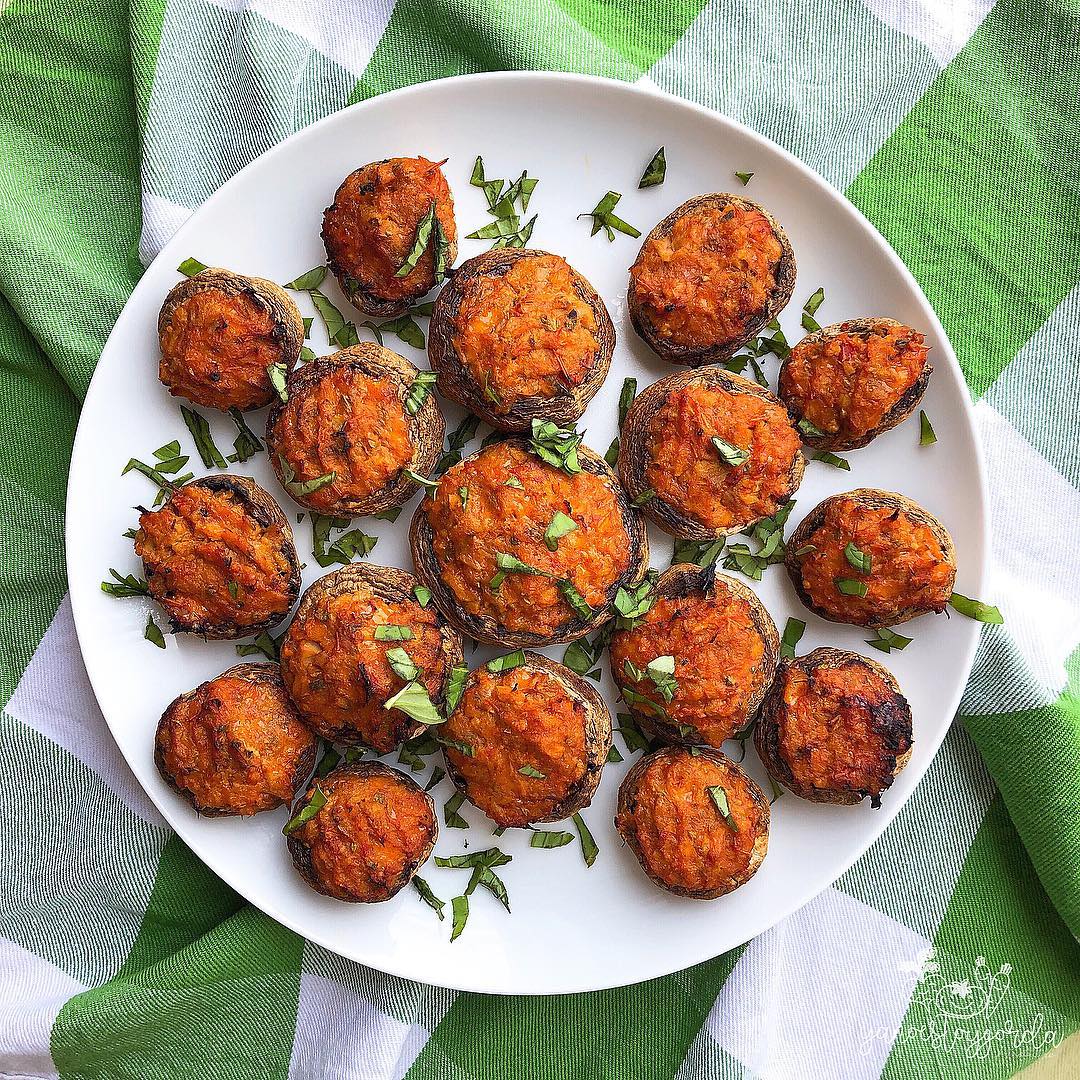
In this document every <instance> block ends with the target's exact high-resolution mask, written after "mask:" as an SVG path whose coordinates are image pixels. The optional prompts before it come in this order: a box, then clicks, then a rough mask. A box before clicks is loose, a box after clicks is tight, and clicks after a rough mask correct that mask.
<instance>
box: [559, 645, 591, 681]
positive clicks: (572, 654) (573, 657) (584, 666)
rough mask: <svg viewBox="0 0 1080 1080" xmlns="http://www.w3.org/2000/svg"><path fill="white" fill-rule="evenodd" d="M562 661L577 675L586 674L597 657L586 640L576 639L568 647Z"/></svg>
mask: <svg viewBox="0 0 1080 1080" xmlns="http://www.w3.org/2000/svg"><path fill="white" fill-rule="evenodd" d="M562 662H563V663H564V664H565V665H566V666H567V667H568V668H569V669H570V670H571V671H572V672H574V673H575V674H576V675H584V674H586V673H587V672H588V671H590V670H591V668H592V666H593V664H594V663H595V659H594V657H593V655H592V652H591V651H590V650H589V648H588V647H587V643H586V642H584V641H574V642H571V643H570V644H569V645H568V646H567V647H566V652H564V653H563V658H562Z"/></svg>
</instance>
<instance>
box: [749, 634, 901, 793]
mask: <svg viewBox="0 0 1080 1080" xmlns="http://www.w3.org/2000/svg"><path fill="white" fill-rule="evenodd" d="M848 664H861V665H862V666H863V667H865V668H868V669H869V670H870V671H871V672H872V673H873V674H874V675H876V676H877V677H878V678H880V679H881V680H882V682H884V683H885V684H886V686H888V688H889V690H890V694H889V696H888V697H887V698H886V699H885V700H884V701H883V702H881V703H880V704H877V705H869V703H867V704H868V708H869V709H870V722H871V726H872V728H873V730H874V731H875V732H876V733H877V734H878V735H879V736H880V737H881V755H882V761H883V763H884V765H885V768H884V769H883V770H882V771H883V773H884V774H885V775H886V776H887V777H888V781H887V782H886V784H885V787H886V789H888V788H889V787H890V786H891V785H892V782H893V780H895V779H896V777H897V776H898V775H899V774H900V771H901V770H902V769H903V768H904V766H905V765H906V764H907V763H908V761H909V759H910V758H911V749H912V739H911V708H910V706H909V705H908V703H907V699H906V698H905V697H904V695H903V694H902V693H900V685H899V683H897V681H896V679H895V678H893V675H892V672H890V671H888V670H887V669H886V668H884V667H882V666H881V664H879V663H877V662H876V661H874V660H871V659H870V658H869V657H868V656H860V655H859V654H858V653H853V652H848V651H847V650H846V649H831V648H820V649H814V651H813V652H810V653H807V654H806V655H805V656H799V657H796V658H795V659H794V660H783V661H781V663H780V670H779V672H778V675H777V678H776V681H775V682H774V683H773V685H772V687H771V688H770V689H769V692H768V694H766V695H765V701H764V703H763V704H762V707H761V716H760V717H759V718H758V722H757V727H756V728H755V729H754V746H755V747H756V748H757V752H758V756H759V757H760V758H761V763H762V764H763V765H764V766H765V768H766V770H767V771H768V773H769V775H770V776H771V777H772V778H773V779H774V780H775V781H776V782H777V783H778V784H782V785H783V786H784V787H785V788H787V789H788V791H790V792H791V793H792V794H794V795H798V796H799V798H800V799H807V800H808V801H810V802H823V803H838V804H840V805H844V806H853V805H855V803H859V802H862V800H863V799H865V798H866V797H867V796H868V795H869V796H870V805H871V806H872V807H873V808H874V809H875V810H877V809H879V808H880V807H881V794H880V793H878V794H874V793H873V792H870V791H861V790H859V789H857V788H846V787H845V788H817V787H804V786H803V785H801V784H799V783H797V782H796V780H795V778H794V777H793V775H792V773H791V769H790V768H789V767H788V764H787V762H786V761H785V760H784V756H783V754H782V753H781V750H780V717H781V716H782V714H783V712H784V711H785V708H786V706H785V705H784V689H783V684H784V679H783V676H784V673H785V672H786V671H787V670H788V669H789V668H792V667H797V668H799V669H801V670H802V671H803V672H805V673H806V675H807V676H808V677H810V678H813V675H814V673H815V672H816V671H820V670H822V669H829V668H840V667H845V666H847V665H848Z"/></svg>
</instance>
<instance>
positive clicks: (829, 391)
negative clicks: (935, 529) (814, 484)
mask: <svg viewBox="0 0 1080 1080" xmlns="http://www.w3.org/2000/svg"><path fill="white" fill-rule="evenodd" d="M926 357H927V348H926V346H925V345H924V344H923V335H922V334H920V333H919V332H918V331H917V330H913V329H912V328H911V327H909V326H904V325H903V324H902V323H899V322H897V321H896V320H895V319H885V318H868V319H849V320H848V321H847V322H842V323H835V324H834V325H832V326H823V327H822V328H821V329H820V330H816V331H814V333H812V334H808V335H807V336H806V337H804V338H803V339H802V341H800V342H799V344H798V345H796V346H795V347H794V348H793V349H792V350H791V352H790V353H789V354H788V356H787V357H786V358H785V360H784V362H783V363H782V364H781V365H780V376H779V379H778V383H777V392H778V394H779V395H780V398H781V400H782V401H783V402H784V404H785V405H786V406H787V408H788V412H790V413H791V416H792V418H793V420H794V421H795V422H796V423H800V422H801V423H802V426H801V427H800V428H799V432H800V434H801V435H802V437H803V442H805V443H807V444H808V445H809V446H813V447H814V448H815V449H817V450H858V449H859V448H860V447H863V446H866V445H867V443H869V442H870V441H871V440H873V439H876V438H877V437H878V435H880V434H882V433H883V432H885V431H889V430H890V429H892V428H894V427H896V425H897V424H899V423H901V422H902V421H904V420H906V419H907V418H908V417H909V416H910V415H911V413H912V412H913V411H914V409H915V408H916V406H917V405H918V404H919V402H920V401H921V400H922V396H923V394H924V393H925V392H926V387H927V384H928V383H929V382H930V375H931V373H932V372H933V370H934V369H933V366H932V365H931V364H930V362H929V361H928V360H927V358H926ZM815 432H817V434H815Z"/></svg>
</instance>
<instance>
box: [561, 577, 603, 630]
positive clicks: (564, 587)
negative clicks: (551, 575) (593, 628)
mask: <svg viewBox="0 0 1080 1080" xmlns="http://www.w3.org/2000/svg"><path fill="white" fill-rule="evenodd" d="M557 587H558V590H559V592H560V593H562V597H563V599H564V600H565V601H566V602H567V603H568V604H569V605H570V606H571V607H572V608H573V609H574V614H575V615H576V616H577V617H578V618H579V619H583V620H586V621H587V620H589V619H591V618H592V617H593V616H594V615H595V614H596V612H595V611H594V610H593V608H592V606H591V605H590V604H589V602H588V601H587V600H586V599H585V597H584V596H582V595H581V593H580V592H578V590H577V588H576V587H575V585H574V583H573V582H572V581H571V580H570V579H569V578H561V579H560V580H559V582H558V585H557Z"/></svg>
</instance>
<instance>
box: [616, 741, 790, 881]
mask: <svg viewBox="0 0 1080 1080" xmlns="http://www.w3.org/2000/svg"><path fill="white" fill-rule="evenodd" d="M690 752H691V751H690V750H688V749H687V748H685V747H682V746H664V747H661V748H660V749H659V750H654V751H652V752H651V753H648V754H644V755H642V757H640V758H638V760H637V761H636V762H635V763H634V765H633V766H632V767H631V769H630V771H629V772H628V773H627V774H626V776H624V777H623V782H622V783H621V784H620V785H619V802H618V806H617V808H616V813H617V814H618V815H619V816H621V815H623V814H630V815H633V814H634V813H636V811H637V791H638V785H639V784H640V783H641V780H642V777H644V775H645V773H646V771H647V770H648V768H649V766H650V765H651V764H653V763H654V762H655V761H657V760H658V759H660V758H662V757H677V756H678V755H680V754H689V753H690ZM693 753H694V754H695V756H697V757H702V758H708V759H709V760H711V761H713V762H715V764H717V765H719V766H720V767H721V768H723V769H725V770H727V771H729V772H731V773H734V774H736V775H738V776H739V777H741V778H742V779H743V780H745V781H746V785H747V790H748V791H749V792H750V797H751V798H752V799H753V801H754V803H755V805H756V806H757V807H758V809H759V810H760V812H761V827H760V829H759V830H758V834H757V836H755V837H754V846H753V848H752V849H751V851H750V860H749V862H748V863H747V865H746V869H745V870H742V871H741V872H740V873H738V874H732V875H731V876H730V877H728V878H727V879H725V881H724V884H723V885H722V886H721V887H720V888H718V889H688V888H686V887H685V886H683V885H676V884H672V883H671V882H668V881H665V880H664V879H663V878H662V877H659V876H658V875H656V874H654V873H653V872H652V870H650V869H649V867H648V866H647V865H646V862H645V859H644V858H643V857H642V853H641V847H640V846H639V844H638V841H637V831H636V830H628V831H627V832H623V831H622V829H619V823H618V817H616V819H615V828H616V829H617V831H618V832H619V834H620V835H621V836H622V838H623V840H625V841H626V844H627V846H628V847H629V848H630V850H631V851H632V852H633V853H634V855H635V856H636V857H637V860H638V862H639V863H640V864H641V869H642V870H644V871H645V873H646V874H647V875H648V877H649V878H650V879H651V880H652V881H653V883H654V884H656V885H659V886H660V888H661V889H664V890H665V891H666V892H670V893H675V894H676V895H678V896H688V897H690V898H691V899H692V900H715V899H716V898H717V897H718V896H726V895H727V894H728V893H729V892H734V890H735V889H737V888H739V886H740V885H745V884H746V883H747V882H748V881H749V880H750V879H751V878H752V877H753V876H754V875H755V874H756V873H757V871H758V867H759V866H761V864H762V862H763V861H764V859H765V854H766V852H767V851H768V850H769V800H768V799H767V798H766V797H765V794H764V792H762V790H761V788H759V787H758V785H757V784H755V783H754V781H753V779H752V778H751V777H749V776H747V775H746V773H745V772H743V770H742V769H740V768H739V766H738V765H737V764H736V763H735V762H734V761H732V760H731V758H729V757H728V756H727V754H724V753H721V751H719V750H715V749H713V748H712V747H708V746H703V747H700V748H695V749H694V751H693ZM717 827H718V828H721V829H726V828H727V826H726V825H724V824H723V823H721V822H719V821H718V822H717Z"/></svg>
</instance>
